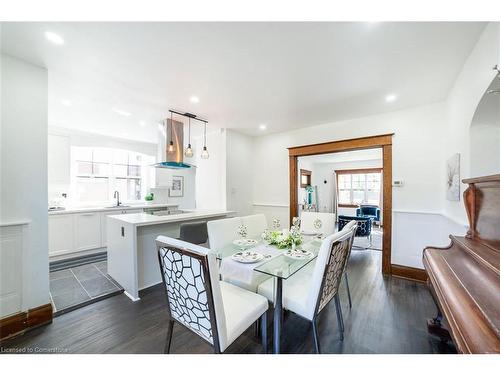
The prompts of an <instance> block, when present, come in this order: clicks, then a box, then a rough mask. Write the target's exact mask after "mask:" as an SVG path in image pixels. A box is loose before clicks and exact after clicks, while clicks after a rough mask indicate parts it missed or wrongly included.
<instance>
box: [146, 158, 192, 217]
mask: <svg viewBox="0 0 500 375" xmlns="http://www.w3.org/2000/svg"><path fill="white" fill-rule="evenodd" d="M155 173H156V188H153V189H151V191H152V192H153V193H154V194H155V196H154V202H155V203H173V204H177V205H179V208H191V209H192V208H196V168H189V169H163V168H157V169H155ZM172 176H182V177H184V195H183V196H182V197H170V196H168V189H169V187H170V186H172Z"/></svg>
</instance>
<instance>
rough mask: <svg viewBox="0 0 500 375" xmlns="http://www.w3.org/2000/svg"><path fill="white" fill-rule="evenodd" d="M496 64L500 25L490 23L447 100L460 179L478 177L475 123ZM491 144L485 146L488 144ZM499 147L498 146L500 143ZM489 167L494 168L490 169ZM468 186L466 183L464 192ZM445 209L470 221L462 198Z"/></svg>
mask: <svg viewBox="0 0 500 375" xmlns="http://www.w3.org/2000/svg"><path fill="white" fill-rule="evenodd" d="M496 64H500V24H499V23H490V24H488V26H486V28H485V29H484V31H483V33H482V34H481V36H480V38H479V40H478V42H477V44H476V46H475V47H474V49H473V50H472V52H471V54H470V56H469V57H468V59H467V60H466V62H465V64H464V66H463V68H462V70H461V72H460V74H459V76H458V77H457V80H456V81H455V84H454V86H453V88H452V90H451V91H450V95H449V96H448V100H447V102H446V111H447V130H446V134H445V136H446V138H445V139H446V142H444V148H445V157H446V158H448V157H450V156H451V155H452V154H454V153H457V152H458V153H460V179H463V178H467V177H477V176H475V175H473V172H472V170H473V168H472V167H471V152H470V150H471V142H477V141H480V139H478V138H477V137H471V132H470V130H471V123H472V119H473V116H474V113H475V111H476V108H477V106H478V104H479V102H480V100H481V98H482V96H483V95H484V93H485V91H486V89H487V88H488V86H489V85H490V83H491V82H492V81H493V79H494V78H495V76H496V72H494V71H493V70H492V67H493V66H494V65H496ZM490 146H491V145H488V144H485V145H484V147H490ZM475 147H482V145H477V144H476V146H475ZM496 148H497V149H498V144H497V146H496ZM486 168H488V167H487V166H486ZM488 170H489V171H492V170H491V169H489V168H488ZM492 172H493V171H492ZM478 173H481V171H478ZM496 173H500V171H497V172H496ZM465 188H466V186H465V185H464V184H462V185H461V193H462V192H463V191H464V189H465ZM444 209H445V213H446V215H447V216H449V217H452V218H457V219H458V220H459V221H460V222H462V223H466V221H467V218H466V214H465V210H464V206H463V202H462V198H461V199H460V202H451V201H445V207H444Z"/></svg>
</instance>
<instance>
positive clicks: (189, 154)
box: [184, 117, 193, 158]
mask: <svg viewBox="0 0 500 375" xmlns="http://www.w3.org/2000/svg"><path fill="white" fill-rule="evenodd" d="M188 119H189V120H188V121H189V125H188V127H189V139H188V146H187V148H186V150H185V151H184V156H185V157H187V158H192V157H193V149H192V147H191V117H188Z"/></svg>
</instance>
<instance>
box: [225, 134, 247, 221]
mask: <svg viewBox="0 0 500 375" xmlns="http://www.w3.org/2000/svg"><path fill="white" fill-rule="evenodd" d="M226 157H227V160H226V179H227V180H226V199H227V206H226V208H227V209H228V210H230V211H235V212H236V213H235V215H236V216H244V215H250V214H251V213H252V212H253V208H252V180H253V172H254V171H253V158H254V152H253V138H252V137H249V136H247V135H244V134H241V133H237V132H235V131H233V130H227V131H226Z"/></svg>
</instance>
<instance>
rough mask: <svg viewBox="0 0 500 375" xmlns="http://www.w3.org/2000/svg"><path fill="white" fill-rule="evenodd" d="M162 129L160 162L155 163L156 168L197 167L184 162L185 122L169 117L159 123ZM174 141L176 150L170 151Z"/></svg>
mask: <svg viewBox="0 0 500 375" xmlns="http://www.w3.org/2000/svg"><path fill="white" fill-rule="evenodd" d="M158 127H159V130H160V137H159V138H160V139H159V145H158V146H159V149H160V150H161V155H160V160H163V161H161V162H159V163H156V164H154V167H156V168H167V169H187V168H195V166H194V165H191V164H187V163H184V123H182V122H180V121H176V120H172V119H167V120H165V121H163V123H161V124H159V125H158ZM170 141H172V143H173V146H174V150H173V152H169V151H168V146H169V144H170Z"/></svg>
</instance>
